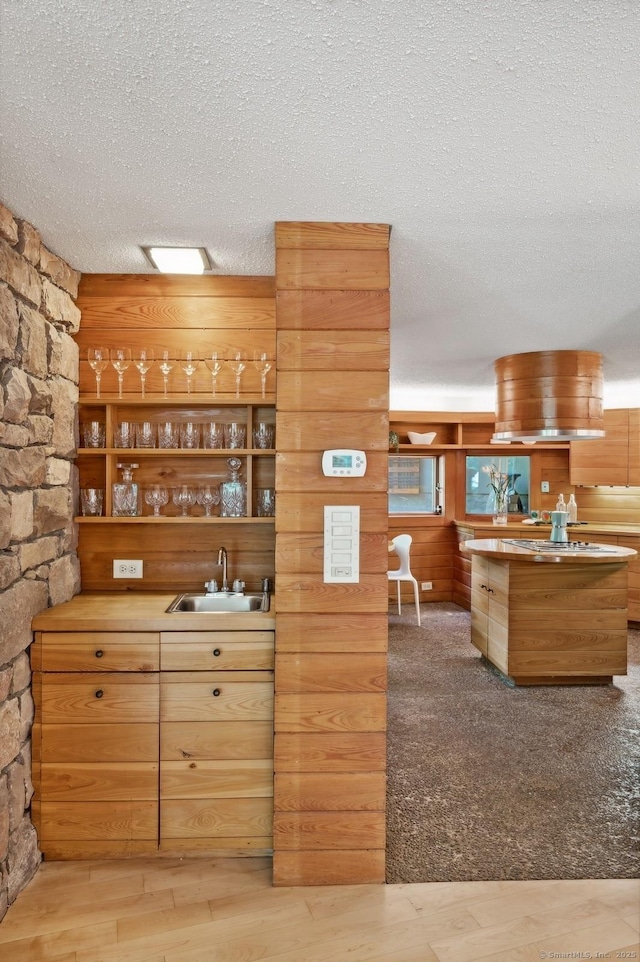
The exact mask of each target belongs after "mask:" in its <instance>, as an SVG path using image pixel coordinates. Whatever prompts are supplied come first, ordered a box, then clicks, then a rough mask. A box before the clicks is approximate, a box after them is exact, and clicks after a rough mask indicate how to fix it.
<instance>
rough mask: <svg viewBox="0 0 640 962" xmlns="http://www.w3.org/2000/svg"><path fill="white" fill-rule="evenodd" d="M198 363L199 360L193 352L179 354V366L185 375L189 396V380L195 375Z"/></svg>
mask: <svg viewBox="0 0 640 962" xmlns="http://www.w3.org/2000/svg"><path fill="white" fill-rule="evenodd" d="M199 363H200V358H199V357H198V356H197V355H196V354H195V353H194V352H193V351H182V352H181V353H180V364H181V365H182V370H183V371H184V373H185V374H186V375H187V394H191V378H192V377H193V375H194V374H195V373H196V371H197V369H198V364H199Z"/></svg>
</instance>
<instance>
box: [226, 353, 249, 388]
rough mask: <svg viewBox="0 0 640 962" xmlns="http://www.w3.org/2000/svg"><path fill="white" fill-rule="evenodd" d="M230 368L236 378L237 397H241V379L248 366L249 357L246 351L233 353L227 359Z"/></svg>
mask: <svg viewBox="0 0 640 962" xmlns="http://www.w3.org/2000/svg"><path fill="white" fill-rule="evenodd" d="M227 361H228V363H229V367H230V368H231V370H232V371H233V373H234V374H235V376H236V397H240V378H241V377H242V372H243V371H244V369H245V367H246V366H247V355H246V354H245V352H244V351H232V352H231V354H230V355H229V357H228V358H227Z"/></svg>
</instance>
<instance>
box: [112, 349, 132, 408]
mask: <svg viewBox="0 0 640 962" xmlns="http://www.w3.org/2000/svg"><path fill="white" fill-rule="evenodd" d="M109 356H110V357H111V363H112V365H113V366H114V368H115V369H116V371H117V372H118V397H119V398H121V397H122V385H123V382H124V372H125V371H126V370H127V368H128V367H129V365H130V364H131V348H130V347H112V348H111V350H110V351H109Z"/></svg>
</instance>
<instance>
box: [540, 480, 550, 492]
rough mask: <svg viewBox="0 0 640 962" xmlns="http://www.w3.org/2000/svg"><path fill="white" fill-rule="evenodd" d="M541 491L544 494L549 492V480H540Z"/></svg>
mask: <svg viewBox="0 0 640 962" xmlns="http://www.w3.org/2000/svg"><path fill="white" fill-rule="evenodd" d="M540 491H541V492H542V494H549V482H548V481H541V482H540Z"/></svg>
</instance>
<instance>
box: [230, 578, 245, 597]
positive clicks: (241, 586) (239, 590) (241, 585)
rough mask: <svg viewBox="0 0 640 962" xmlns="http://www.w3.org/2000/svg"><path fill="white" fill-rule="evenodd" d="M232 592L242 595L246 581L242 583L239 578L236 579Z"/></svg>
mask: <svg viewBox="0 0 640 962" xmlns="http://www.w3.org/2000/svg"><path fill="white" fill-rule="evenodd" d="M232 590H233V591H235V592H236V594H241V593H242V592H243V591H244V581H240V579H239V578H236V579H235V580H234V582H233V588H232Z"/></svg>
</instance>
